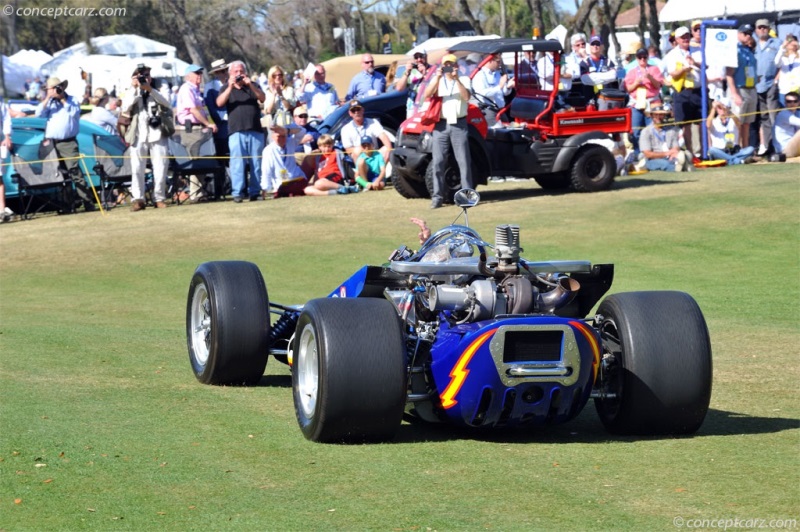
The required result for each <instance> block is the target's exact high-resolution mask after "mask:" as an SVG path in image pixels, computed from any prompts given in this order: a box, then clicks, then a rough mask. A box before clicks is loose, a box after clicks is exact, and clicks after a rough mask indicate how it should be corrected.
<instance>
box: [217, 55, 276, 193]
mask: <svg viewBox="0 0 800 532" xmlns="http://www.w3.org/2000/svg"><path fill="white" fill-rule="evenodd" d="M265 99H266V95H265V94H264V91H262V90H261V87H259V86H258V83H254V82H253V80H251V79H250V76H248V75H247V68H246V67H245V66H244V63H243V62H241V61H233V62H231V64H230V65H228V82H227V83H226V84H225V85H223V87H222V89H221V90H220V93H219V96H217V106H218V107H220V108H222V107H224V108H225V109H226V110H227V111H228V148H229V149H230V153H231V158H230V170H231V188H232V189H233V201H235V202H236V203H241V202H242V197H243V196H244V195H245V193H247V195H248V196H249V197H250V201H256V200H258V199H259V198H260V197H261V184H260V180H261V152H262V151H264V144H265V141H264V132H263V130H262V129H261V104H262V103H264V100H265ZM245 159H247V160H246V161H245ZM245 163H247V165H248V166H249V167H250V179H249V180H248V179H247V174H246V169H245ZM248 181H249V183H248Z"/></svg>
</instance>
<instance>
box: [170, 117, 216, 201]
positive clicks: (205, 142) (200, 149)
mask: <svg viewBox="0 0 800 532" xmlns="http://www.w3.org/2000/svg"><path fill="white" fill-rule="evenodd" d="M169 154H170V156H171V157H170V171H171V172H172V183H171V187H170V188H171V190H170V193H172V194H175V193H176V192H177V189H178V188H179V183H180V182H181V178H183V177H185V176H192V175H196V176H197V177H198V178H202V179H203V181H202V184H203V188H204V189H208V187H209V185H213V190H212V195H213V197H214V199H219V198H220V197H221V196H222V194H223V187H224V181H225V167H224V166H223V165H222V164H220V161H219V160H218V159H214V158H213V157H214V155H215V154H216V149H215V147H214V136H213V135H212V134H211V130H210V129H200V128H193V129H192V130H191V131H187V130H185V129H184V128H177V130H176V131H175V134H174V135H172V136H171V137H170V138H169ZM212 179H213V181H212V182H211V183H209V180H212ZM188 199H193V198H188ZM176 201H178V200H176ZM178 203H180V201H178Z"/></svg>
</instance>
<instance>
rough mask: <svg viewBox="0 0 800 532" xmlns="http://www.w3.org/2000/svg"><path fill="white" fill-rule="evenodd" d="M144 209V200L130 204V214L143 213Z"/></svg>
mask: <svg viewBox="0 0 800 532" xmlns="http://www.w3.org/2000/svg"><path fill="white" fill-rule="evenodd" d="M145 207H146V205H145V203H144V200H140V199H137V200H133V203H131V212H136V211H143V210H144V209H145Z"/></svg>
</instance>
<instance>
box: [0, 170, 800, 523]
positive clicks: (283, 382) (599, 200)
mask: <svg viewBox="0 0 800 532" xmlns="http://www.w3.org/2000/svg"><path fill="white" fill-rule="evenodd" d="M798 174H800V166H798V165H795V164H785V165H749V166H742V167H734V168H721V169H710V170H705V171H703V172H694V173H691V174H672V175H669V174H655V173H651V174H646V175H642V176H638V177H630V178H625V179H621V180H620V181H619V182H618V183H617V185H616V186H615V188H614V190H612V191H610V192H603V193H596V194H552V193H546V192H544V191H542V190H541V189H539V188H538V187H536V186H535V185H534V184H533V182H530V183H527V182H526V183H505V184H500V185H491V186H488V187H482V188H481V189H480V192H481V194H482V196H483V200H482V203H481V205H479V206H478V207H477V208H475V209H473V210H472V211H471V212H470V223H471V225H472V226H473V227H475V228H477V230H478V231H479V232H480V233H481V234H483V235H484V237H486V238H487V239H488V240H490V241H491V240H493V234H494V230H493V228H494V226H495V225H497V224H500V223H517V224H519V225H520V226H521V241H522V246H523V247H524V253H523V255H524V256H525V257H526V258H528V259H532V260H548V259H586V260H591V261H592V262H595V263H602V262H613V263H615V264H616V280H615V283H614V285H613V287H612V290H611V291H612V292H621V291H630V290H654V289H656V290H662V289H666V290H683V291H686V292H689V293H690V294H692V295H693V296H694V297H695V298H696V299H697V301H698V303H699V304H700V306H701V308H702V309H703V312H704V313H705V317H706V320H707V322H708V326H709V330H710V333H711V341H712V347H713V352H714V389H713V394H712V398H711V410H710V411H709V414H708V417H707V418H706V421H705V423H704V425H703V426H702V427H701V429H700V431H699V432H698V433H697V435H696V436H694V437H690V438H679V439H674V438H627V437H626V438H622V437H613V436H610V435H608V434H607V433H606V432H605V431H604V429H603V427H602V425H601V423H600V421H599V420H598V418H597V416H596V414H595V412H594V408H593V406H592V405H589V407H587V409H586V410H585V411H584V412H583V413H582V414H581V416H579V418H578V419H576V420H574V421H573V422H571V423H568V424H566V425H562V426H559V427H555V428H552V427H551V428H542V429H537V430H527V431H511V432H508V431H504V432H483V431H477V432H476V431H463V430H454V429H453V428H451V427H447V426H430V425H424V424H422V425H420V424H416V423H414V424H409V423H407V422H404V424H403V426H402V427H401V430H400V432H399V435H398V438H397V440H396V441H395V442H394V443H391V444H380V445H355V446H346V445H320V444H315V443H311V442H308V441H306V440H305V439H304V438H303V436H302V434H301V432H300V430H299V428H298V427H297V423H296V421H295V418H294V410H293V404H292V397H291V379H290V376H289V371H288V368H287V367H286V366H283V365H281V364H279V363H276V362H275V361H274V360H270V362H269V364H268V365H267V377H266V378H265V379H263V380H262V385H261V386H257V387H253V388H235V387H211V386H204V385H201V384H199V383H198V382H197V381H196V380H195V378H194V376H193V374H192V371H191V368H190V366H189V361H188V356H187V352H186V339H185V333H184V327H185V325H184V321H185V308H186V296H187V291H188V286H189V281H190V279H191V276H192V272H193V271H194V268H195V267H196V266H197V265H198V264H199V263H201V262H204V261H208V260H222V259H241V260H248V261H253V262H255V263H256V264H258V265H259V266H260V267H261V269H262V272H263V273H264V277H265V279H266V281H267V287H268V290H269V296H270V299H271V300H273V301H276V302H280V303H287V304H294V303H304V302H305V301H307V300H308V299H310V298H313V297H319V296H322V295H324V294H327V293H328V292H329V291H330V290H332V289H333V288H335V287H336V286H337V284H338V283H339V282H340V281H341V280H342V279H344V278H345V277H346V276H348V275H350V274H351V273H352V272H353V271H354V270H355V269H357V268H358V267H360V266H361V265H363V264H367V263H369V264H379V263H382V262H384V261H385V259H386V258H387V256H388V255H389V253H390V252H391V251H392V250H393V249H394V248H395V247H397V246H398V245H399V244H401V243H406V244H409V245H416V242H415V241H416V234H417V230H416V228H415V226H414V225H412V224H411V223H409V222H408V218H409V217H411V216H423V217H426V218H427V220H428V222H429V224H430V225H431V227H433V228H438V227H440V226H442V225H445V224H447V223H450V222H451V221H452V220H453V219H454V218H455V216H456V214H457V210H456V209H455V208H454V207H447V208H444V209H439V210H437V211H429V210H428V202H427V201H424V200H416V201H412V200H405V199H403V198H401V197H400V196H399V195H398V194H396V193H395V192H393V191H391V190H390V191H385V192H369V193H362V194H359V195H351V196H335V197H328V198H292V199H282V200H276V201H270V202H258V203H243V204H241V205H236V204H233V203H232V202H222V203H214V204H207V205H198V206H181V207H171V208H169V209H166V210H158V211H157V210H154V209H147V210H146V211H144V212H140V213H130V212H129V211H127V210H124V209H116V210H114V211H111V212H110V213H108V215H106V216H103V215H101V214H100V213H90V214H80V215H74V216H44V217H40V218H36V219H34V220H32V221H28V222H17V223H13V224H8V225H3V226H2V227H0V357H1V358H0V416H1V417H0V530H75V529H95V530H113V529H130V530H150V529H161V530H186V529H198V530H201V529H202V530H327V529H344V530H367V529H369V530H422V531H424V530H476V529H491V530H531V529H548V530H552V529H575V530H586V529H620V528H621V529H636V530H644V529H647V530H649V529H656V530H672V529H674V528H675V527H674V524H673V523H674V520H675V519H676V518H679V519H680V518H683V519H685V520H687V521H688V520H693V519H705V520H715V519H736V518H739V519H766V520H767V521H768V520H770V519H795V520H797V519H800V475H798V473H800V421H799V420H800V401H798V398H799V397H800V394H798V392H797V387H798V382H800V371H798V361H799V360H800V358H799V357H798V354H800V349H798V346H800V342H799V341H798V340H800V333H799V332H798V325H797V324H798V319H799V318H800V245H799V244H800V231H799V229H800V227H798V226H799V225H800V223H799V222H800V178H799V177H798ZM353 385H354V386H357V385H358V383H357V382H354V383H353ZM796 526H797V525H795V527H796Z"/></svg>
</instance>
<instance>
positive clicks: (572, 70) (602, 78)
mask: <svg viewBox="0 0 800 532" xmlns="http://www.w3.org/2000/svg"><path fill="white" fill-rule="evenodd" d="M700 30H701V21H699V20H696V21H693V22H692V24H691V25H690V26H689V27H686V26H682V27H679V28H677V29H676V30H675V31H674V32H672V34H671V35H670V44H671V49H669V50H668V51H667V52H666V53H665V54H664V57H663V58H662V57H660V51H659V50H658V49H657V48H656V47H655V46H650V47H649V48H645V47H644V46H643V45H642V44H641V43H640V42H634V43H632V44H631V45H630V46H629V47H628V48H627V49H626V50H625V51H624V52H623V54H621V56H620V58H619V59H618V60H617V61H616V62H615V60H614V59H613V58H610V57H608V56H607V55H606V53H605V50H604V46H603V42H602V40H601V39H600V37H599V36H598V35H592V36H591V37H590V38H587V36H586V35H585V34H583V33H575V34H573V35H572V36H571V38H570V40H569V47H570V50H568V51H567V52H565V53H564V54H563V56H562V60H561V62H560V64H556V63H555V60H554V56H553V54H550V53H546V54H540V55H538V56H535V55H534V54H533V52H526V53H524V54H523V56H522V57H521V63H520V65H519V67H518V70H517V73H518V76H519V78H518V79H517V80H515V79H513V77H512V76H510V75H509V73H508V71H507V67H506V66H504V65H503V63H502V59H501V57H500V56H499V55H497V56H492V57H491V58H489V60H488V61H484V62H483V66H482V68H481V69H480V71H479V72H477V73H476V74H475V75H474V76H473V79H472V83H471V91H472V92H471V93H470V90H469V89H468V88H467V87H466V86H465V85H464V83H463V82H462V76H464V75H465V74H468V73H470V72H471V70H473V69H474V68H476V65H477V63H479V62H481V59H482V58H481V57H480V56H477V57H473V55H476V54H471V55H470V56H468V57H466V58H461V59H457V58H456V57H455V56H452V55H448V56H445V57H444V58H443V60H442V63H441V65H440V66H439V67H438V69H437V71H436V72H435V73H434V77H433V79H432V82H431V83H429V84H428V86H427V90H426V94H425V95H424V98H423V99H422V100H428V99H432V98H434V99H435V98H439V99H441V101H442V103H441V114H440V120H439V121H438V123H437V124H436V125H435V127H434V131H433V146H434V148H435V149H434V150H433V162H432V164H433V167H434V170H435V172H434V174H435V175H434V193H433V198H432V205H431V206H432V207H434V208H435V207H438V206H440V205H441V204H442V200H443V193H442V190H441V187H443V186H444V180H443V175H444V172H445V168H444V165H445V164H446V160H445V157H444V155H443V154H444V153H447V152H448V151H449V150H451V149H452V150H453V152H454V155H455V160H456V162H457V166H458V168H459V172H460V174H461V181H462V186H471V185H472V183H471V176H470V162H469V159H470V157H469V155H470V154H469V150H468V149H467V143H466V141H465V138H466V131H467V125H466V107H467V103H468V102H469V101H472V102H476V101H477V102H478V103H482V102H489V103H491V104H493V105H490V106H485V105H484V106H482V107H483V109H484V114H485V115H486V118H487V122H488V124H489V126H490V127H497V126H502V124H497V118H496V112H495V111H494V110H493V108H497V109H500V108H502V107H504V106H505V103H506V102H507V98H508V96H509V95H510V94H511V92H512V91H513V90H514V88H515V83H516V82H520V83H523V82H527V80H529V79H531V78H535V79H536V80H537V83H538V85H539V87H540V88H542V89H543V90H550V89H552V88H553V85H554V83H555V76H554V73H555V72H556V70H557V69H558V70H559V86H558V90H559V91H560V96H559V102H560V103H562V104H564V102H565V101H566V99H565V98H566V96H567V95H569V94H575V91H576V90H577V91H578V92H579V93H580V94H582V96H583V98H584V100H585V101H586V102H596V100H595V99H596V98H598V96H599V95H600V94H599V93H601V92H603V89H604V88H608V87H618V89H619V90H621V91H624V92H625V93H627V95H628V98H627V101H628V105H629V106H630V108H631V117H632V131H631V134H630V135H629V138H628V141H629V142H628V147H627V149H626V147H625V143H623V142H621V141H620V140H619V139H614V140H615V142H614V147H613V150H616V151H615V152H614V153H615V155H616V156H617V158H618V159H624V160H625V164H619V166H620V169H621V171H622V172H625V171H626V170H627V169H630V170H633V169H641V168H647V169H649V170H666V171H681V170H691V168H692V161H693V159H696V158H697V157H698V156H700V153H699V152H700V145H701V139H700V138H699V137H700V135H699V127H698V126H699V124H700V122H701V121H703V122H705V125H706V129H707V132H708V138H707V140H708V148H709V149H708V155H709V156H710V157H711V158H715V159H723V160H725V161H726V162H727V163H728V164H742V163H747V162H753V161H757V160H759V159H760V158H765V157H768V156H770V155H773V157H782V156H785V157H796V156H797V155H798V146H799V145H800V140H798V138H799V135H800V133H798V131H800V114H798V98H799V97H798V91H800V56H798V42H797V39H796V38H795V36H794V35H788V36H786V38H785V39H783V40H779V39H777V38H776V37H775V35H774V32H773V31H772V28H771V25H770V22H769V21H768V20H766V19H760V20H758V21H757V22H756V24H755V27H753V26H751V25H749V24H743V25H741V26H740V27H739V28H738V30H737V39H738V43H737V65H736V66H735V67H728V68H725V67H720V66H718V65H714V64H708V65H707V68H706V70H705V72H703V71H701V64H702V61H701V45H702V36H701V32H700ZM360 59H361V61H360V63H361V64H360V66H361V70H360V72H359V73H358V74H356V75H355V76H354V77H353V79H352V80H351V82H350V83H349V86H348V89H347V91H346V93H345V94H344V97H343V98H340V97H339V94H337V91H336V88H335V87H334V86H333V85H332V84H331V83H328V82H327V81H326V70H325V66H324V65H322V64H318V65H315V66H314V67H313V70H311V69H310V68H309V70H308V71H307V72H301V71H299V70H298V71H294V72H290V73H287V72H286V71H285V70H284V69H283V68H281V67H280V66H277V65H276V66H272V67H271V68H270V69H269V70H268V71H267V72H266V73H263V72H262V73H260V74H252V75H251V74H250V73H248V70H247V67H246V66H245V64H244V63H243V62H242V61H232V62H230V63H228V62H226V61H224V60H222V59H220V60H217V61H214V62H213V63H212V64H211V67H210V69H209V70H208V73H207V77H208V82H207V83H206V84H205V85H204V86H203V78H204V74H205V72H204V68H203V67H200V66H197V65H191V66H189V67H188V68H187V69H186V71H185V72H184V82H183V84H181V85H180V86H170V85H168V84H167V83H162V84H161V85H160V87H158V89H156V87H154V86H153V85H152V84H153V81H152V79H151V78H150V77H149V75H150V69H149V68H146V67H145V70H141V68H138V69H137V71H136V72H134V73H133V75H132V77H131V83H130V86H129V87H127V88H125V89H123V90H122V91H121V93H122V97H118V95H117V94H116V90H114V91H112V92H111V93H109V92H108V91H107V90H106V89H104V88H96V89H95V90H94V91H93V92H90V91H88V90H87V93H86V94H85V95H84V96H83V98H82V100H81V99H79V98H75V97H73V96H71V95H69V94H68V93H67V83H66V82H62V81H61V80H59V79H58V78H54V77H51V78H49V79H47V80H46V82H42V80H41V79H39V78H37V79H34V80H30V82H29V88H28V92H27V96H28V97H30V98H34V99H38V100H39V101H40V102H41V103H40V104H39V105H38V107H37V109H36V116H41V117H43V118H46V119H47V125H46V131H45V137H46V139H47V141H48V142H51V143H52V145H53V149H55V150H56V151H57V153H58V155H59V157H60V158H61V159H63V162H64V164H65V166H66V170H67V171H71V172H76V170H77V168H76V164H77V159H76V158H75V157H76V156H77V155H78V153H77V151H78V146H77V142H76V139H75V137H76V135H77V131H78V122H77V120H78V118H79V117H80V105H81V104H87V105H90V106H91V111H90V112H89V113H87V114H85V115H84V117H83V119H84V120H87V121H90V122H92V123H94V124H97V125H98V126H99V127H102V128H103V129H105V130H106V131H108V132H109V133H112V134H120V136H121V137H122V138H124V139H125V141H126V144H127V145H128V146H130V156H131V166H132V173H133V179H132V187H131V198H130V199H131V208H132V210H134V211H139V210H143V209H144V206H145V198H144V196H145V184H144V173H145V163H146V160H148V159H149V161H150V166H151V167H152V174H153V178H154V186H153V195H152V198H151V202H152V204H153V205H154V206H155V207H164V206H166V203H165V202H166V199H167V198H166V195H165V194H166V188H165V183H166V171H167V170H166V168H167V164H168V157H169V154H168V153H167V139H166V137H167V136H168V135H170V134H171V132H170V131H166V130H165V129H164V128H163V127H160V126H153V125H152V124H151V123H149V121H148V120H147V117H149V116H155V115H156V114H159V113H160V112H162V111H159V109H161V110H163V112H166V111H169V112H171V113H172V114H173V116H174V127H176V128H177V129H181V128H185V130H186V131H187V132H188V131H190V130H191V128H199V129H201V130H206V129H207V130H209V131H210V132H211V134H212V135H213V138H214V146H215V152H216V153H217V154H218V155H219V156H221V157H224V158H225V164H226V166H228V172H229V175H230V184H231V195H232V197H233V201H234V202H236V203H241V202H242V201H243V200H244V199H249V200H251V201H258V200H262V199H265V198H272V197H280V196H285V195H295V194H302V193H305V194H308V195H331V194H345V193H348V194H349V193H353V192H358V191H361V190H381V189H383V188H384V187H385V184H386V177H387V176H386V175H385V174H386V163H387V162H388V160H389V154H390V151H391V149H392V143H391V139H390V138H389V136H388V135H387V133H386V131H385V130H384V129H383V127H382V125H381V124H380V122H379V121H377V120H375V119H372V118H365V116H364V108H363V105H362V103H361V100H362V99H363V98H365V97H370V96H374V95H377V94H380V93H382V92H384V91H386V90H387V79H386V77H385V76H384V75H383V74H381V73H380V72H378V71H376V70H375V61H374V58H373V56H372V55H371V54H369V53H367V54H363V55H362V56H361V58H360ZM431 68H433V67H432V66H431V65H430V64H429V63H428V58H427V55H426V54H425V53H416V54H414V56H413V58H412V59H411V60H409V62H408V64H407V65H406V68H405V72H404V74H403V75H401V76H399V77H398V78H397V79H396V80H394V81H393V84H392V85H390V88H394V89H397V90H408V100H407V115H408V116H411V114H412V113H413V112H414V111H415V106H416V104H417V98H416V96H417V93H418V91H419V88H420V86H421V82H422V80H423V78H424V77H425V76H426V74H427V73H428V71H429V69H431ZM292 76H293V77H294V79H290V78H291V77H292ZM703 77H705V80H704V81H705V82H706V84H707V92H703V91H702V88H701V87H702V85H703V84H702V81H703V79H702V78H703ZM422 100H421V101H422ZM704 100H705V101H706V103H707V104H708V108H709V109H710V112H709V113H708V114H707V116H702V113H701V109H702V106H703V103H704ZM340 105H347V106H348V113H349V115H350V117H351V119H352V120H351V121H350V122H348V123H347V124H346V125H345V126H344V127H343V128H342V130H341V139H340V140H341V146H342V148H343V152H341V153H340V152H339V151H338V150H337V149H336V147H335V145H334V143H333V139H331V138H330V137H329V136H327V135H323V136H320V134H319V132H318V131H317V130H316V129H315V128H314V125H313V124H314V122H315V121H320V120H323V119H324V118H325V117H327V116H328V115H329V114H330V113H331V112H332V111H333V110H334V109H336V108H337V107H338V106H340ZM564 105H566V104H564ZM9 114H10V113H9V111H8V110H7V109H6V108H4V110H3V113H2V118H3V119H7V117H8V116H9ZM122 118H124V120H123V119H122ZM172 131H174V128H173V130H172ZM751 138H752V139H754V140H752V141H751ZM8 139H9V134H6V135H4V140H3V143H6V142H7V141H8ZM609 149H612V148H611V147H610V148H609ZM613 150H612V151H613ZM626 153H627V155H628V156H627V157H626ZM637 161H638V162H637ZM75 182H76V183H77V184H78V185H79V186H78V195H79V197H80V199H81V200H82V201H83V204H84V206H85V208H86V209H87V210H90V209H92V200H91V197H90V195H89V191H87V190H86V188H85V187H84V186H82V185H81V183H82V181H81V180H75ZM187 186H188V194H187V197H188V198H190V199H191V200H192V201H204V199H205V194H206V191H205V189H204V185H203V183H202V182H201V180H200V179H199V178H198V176H189V178H188V182H187ZM0 207H4V205H0Z"/></svg>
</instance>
